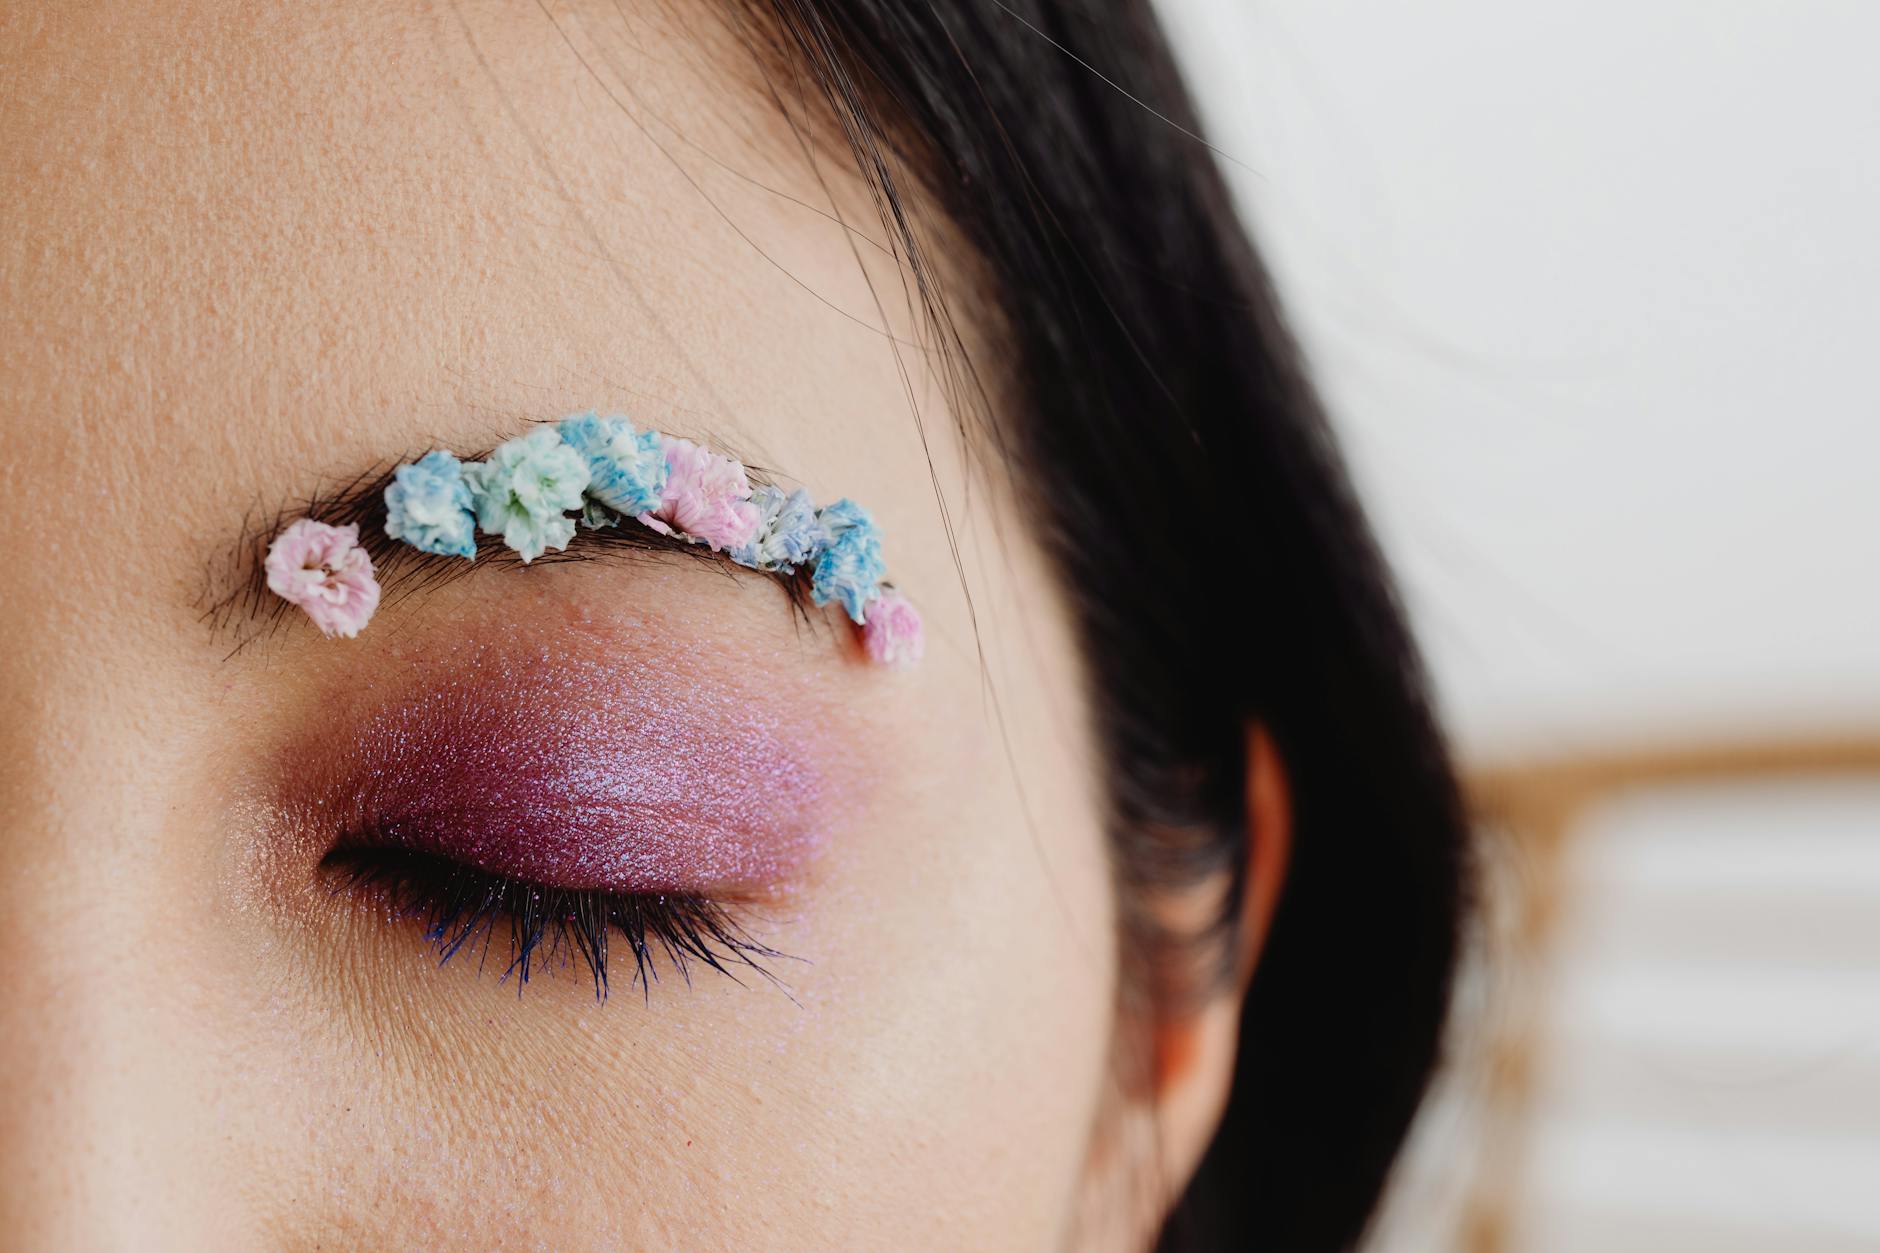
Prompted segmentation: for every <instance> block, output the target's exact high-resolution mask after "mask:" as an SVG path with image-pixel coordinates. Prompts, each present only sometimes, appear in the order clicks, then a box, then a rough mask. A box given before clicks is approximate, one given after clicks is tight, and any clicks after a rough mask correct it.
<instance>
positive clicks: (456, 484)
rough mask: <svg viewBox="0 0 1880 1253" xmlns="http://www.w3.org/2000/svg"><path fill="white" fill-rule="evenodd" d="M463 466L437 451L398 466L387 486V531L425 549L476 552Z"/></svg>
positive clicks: (469, 554)
mask: <svg viewBox="0 0 1880 1253" xmlns="http://www.w3.org/2000/svg"><path fill="white" fill-rule="evenodd" d="M463 471H464V467H463V463H462V462H460V461H458V460H457V458H455V457H453V456H451V455H450V454H449V453H447V452H441V451H440V452H428V453H426V454H424V456H422V457H420V458H419V459H418V461H417V463H416V464H413V465H402V466H399V467H398V469H397V470H396V471H395V472H394V473H393V476H392V480H393V481H392V484H391V486H390V487H387V488H386V489H385V533H386V534H387V535H389V536H391V537H392V538H393V539H397V540H403V541H404V542H405V543H407V544H410V545H411V546H412V547H413V548H417V549H420V550H422V551H424V552H427V553H440V554H443V555H445V556H453V557H475V556H476V555H477V540H476V515H475V513H473V512H472V501H471V498H470V485H469V484H468V483H465V482H464V474H463Z"/></svg>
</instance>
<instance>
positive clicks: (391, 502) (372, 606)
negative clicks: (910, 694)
mask: <svg viewBox="0 0 1880 1253" xmlns="http://www.w3.org/2000/svg"><path fill="white" fill-rule="evenodd" d="M382 504H383V506H384V509H385V512H384V515H383V517H384V528H383V529H384V533H385V535H386V537H387V538H388V539H393V540H399V541H402V542H404V543H406V544H410V545H411V546H412V547H413V548H416V549H418V550H419V551H420V552H426V553H434V554H438V555H443V556H458V557H466V558H474V557H475V556H476V533H477V531H479V530H482V531H485V532H489V533H491V534H498V535H501V536H502V537H503V541H504V543H506V544H507V545H508V546H509V548H510V549H511V551H513V552H514V553H515V554H516V555H517V556H518V557H520V558H522V560H523V562H524V563H525V564H526V563H528V562H530V561H533V560H534V559H535V558H537V557H540V556H541V555H542V554H543V553H544V552H546V551H548V550H549V549H551V548H552V549H555V550H557V551H560V550H562V549H565V548H566V547H567V546H568V544H569V543H570V542H571V541H572V540H573V539H574V536H575V526H576V517H577V514H578V517H579V523H580V525H581V526H584V527H589V528H593V529H600V528H603V527H612V526H617V525H619V524H620V523H621V520H622V519H623V518H628V517H631V518H634V519H635V520H637V521H638V522H639V523H641V524H642V525H644V526H647V527H649V528H651V529H653V530H655V531H657V532H659V533H660V534H662V535H670V536H673V537H674V538H676V539H680V540H683V541H685V542H686V543H689V544H700V545H706V546H709V547H710V548H711V550H712V551H713V552H718V553H723V554H724V555H725V556H726V558H728V559H729V560H730V561H732V562H735V563H737V564H739V565H743V566H748V567H750V568H752V569H754V570H760V571H763V572H764V573H767V574H775V575H780V576H783V577H784V578H795V577H802V576H803V575H804V574H805V573H807V582H808V584H809V596H810V600H811V601H812V602H813V603H814V604H816V605H819V606H822V605H827V604H829V603H830V602H831V601H835V602H838V603H839V604H841V606H842V608H843V610H844V611H845V612H846V613H847V614H848V616H849V617H850V619H852V620H853V621H854V622H855V623H856V625H857V626H859V627H861V629H862V647H863V650H864V652H865V653H866V655H867V656H868V657H869V658H870V659H871V660H873V661H875V662H877V663H879V664H882V665H890V666H909V665H912V664H913V663H914V662H916V661H918V660H919V659H920V655H921V650H922V638H923V637H922V628H921V620H920V615H919V614H918V613H917V612H916V611H915V609H914V607H913V605H911V604H909V603H908V602H907V600H906V598H905V597H903V596H902V595H901V594H900V593H899V592H897V591H895V590H894V589H892V588H891V587H889V586H888V585H886V584H885V583H883V582H882V575H883V573H884V570H885V567H884V566H883V563H882V559H881V532H880V531H879V530H878V529H876V527H875V522H874V519H873V518H871V517H870V516H869V514H868V511H867V510H866V509H863V508H862V507H861V506H860V505H858V504H856V503H855V502H854V501H852V500H846V499H844V500H838V501H836V502H835V503H834V504H832V505H830V506H828V507H827V508H824V509H821V510H818V509H817V508H816V504H815V501H814V500H813V499H812V498H811V496H810V494H809V492H808V491H806V490H805V489H803V488H800V487H799V488H797V489H796V490H794V491H790V492H785V491H784V490H783V489H782V488H780V487H775V486H772V485H770V484H763V485H761V486H759V487H757V488H756V489H755V490H753V488H752V486H751V481H750V476H749V475H748V474H746V473H745V469H744V466H743V465H742V464H741V463H740V462H739V461H737V460H736V459H735V458H732V457H727V456H724V455H723V454H721V453H715V452H712V451H710V450H708V449H705V448H702V447H700V446H699V445H697V444H695V443H693V442H692V441H690V440H685V439H677V438H674V437H672V436H668V435H661V434H659V433H657V432H654V431H644V432H642V431H639V430H637V429H635V427H634V425H633V423H632V422H631V421H630V420H629V419H627V418H625V417H620V416H617V415H616V416H610V417H601V416H600V415H598V414H595V413H592V412H589V413H578V414H574V415H573V416H571V417H567V418H564V419H562V420H561V421H560V422H558V423H556V424H555V425H554V426H552V427H550V426H543V427H538V428H536V429H534V430H532V431H531V432H529V434H527V435H522V436H518V437H516V438H515V439H511V440H507V441H505V442H504V443H502V444H500V445H498V446H497V448H496V450H495V451H494V452H492V453H491V454H490V456H489V459H488V460H487V461H480V462H472V463H469V464H465V463H463V462H460V461H459V460H458V459H457V458H456V457H455V456H453V455H452V454H451V453H448V452H445V451H442V450H438V451H433V452H429V453H426V454H425V455H424V456H422V457H420V458H419V459H418V460H417V461H415V462H411V463H407V464H405V465H401V466H399V467H397V468H396V469H395V470H394V471H393V473H392V481H391V482H390V483H389V484H387V485H386V486H385V489H384V494H383V501H382ZM263 567H264V570H265V573H266V576H267V585H268V588H269V589H270V590H271V591H273V592H274V593H275V594H277V595H279V596H280V597H282V598H283V599H285V600H287V601H289V602H291V603H292V604H295V605H299V606H300V607H301V608H303V609H304V610H306V612H307V614H308V616H309V617H311V618H312V619H313V621H314V624H315V625H316V626H318V627H319V628H320V630H321V631H322V632H324V633H325V634H327V635H338V636H344V637H351V636H354V635H357V634H358V633H359V631H360V629H361V628H363V627H364V626H365V625H366V622H367V621H368V620H369V619H370V618H371V617H372V614H373V611H374V610H376V609H377V608H378V604H379V595H380V592H379V584H378V579H377V578H376V576H375V575H374V573H373V569H372V558H371V556H370V554H368V553H367V552H366V551H365V549H364V548H362V547H361V546H360V544H359V527H358V525H357V524H348V525H346V526H330V525H328V524H326V523H323V522H315V521H314V520H313V519H311V518H302V519H300V520H299V521H297V522H294V523H293V524H292V525H290V526H288V527H287V529H286V530H284V531H282V532H281V533H280V534H279V535H278V536H276V537H275V538H274V542H273V543H271V544H270V545H269V546H268V552H267V558H266V560H265V561H264V562H263ZM805 568H807V570H805ZM798 587H799V588H800V587H801V584H800V583H799V584H798Z"/></svg>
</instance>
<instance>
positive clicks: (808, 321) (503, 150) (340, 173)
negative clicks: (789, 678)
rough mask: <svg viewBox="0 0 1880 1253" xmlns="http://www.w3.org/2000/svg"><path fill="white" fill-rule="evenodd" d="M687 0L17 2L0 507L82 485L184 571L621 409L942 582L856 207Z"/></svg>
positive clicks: (897, 364) (891, 333)
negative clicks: (784, 480) (594, 414)
mask: <svg viewBox="0 0 1880 1253" xmlns="http://www.w3.org/2000/svg"><path fill="white" fill-rule="evenodd" d="M684 5H685V0H679V3H677V4H674V5H652V6H631V5H627V6H614V5H604V4H597V5H592V6H575V7H574V8H566V7H564V6H547V9H549V10H552V11H553V15H552V16H551V14H550V12H547V11H545V9H544V7H542V6H538V5H535V4H519V3H518V4H463V5H448V6H447V5H437V6H413V7H406V6H395V5H339V6H318V7H316V6H228V5H222V4H203V5H189V4H152V5H137V4H127V5H113V6H109V7H108V9H106V10H92V9H85V10H83V11H81V10H79V9H78V8H76V7H75V6H74V7H71V8H69V9H67V8H66V7H63V6H54V7H53V8H52V9H51V11H50V12H45V13H42V12H37V11H33V12H31V13H30V15H29V14H28V11H27V10H28V6H11V7H10V11H9V12H8V13H7V14H6V16H5V18H4V21H5V22H6V24H7V26H8V28H9V30H10V35H9V37H8V38H7V39H5V40H0V47H4V48H6V49H9V50H8V51H0V61H6V62H10V64H7V65H6V66H5V73H4V77H5V79H6V80H7V81H8V83H9V88H8V95H9V96H10V97H11V102H10V104H9V106H8V107H7V108H6V110H5V112H4V113H0V130H3V131H4V133H3V134H0V182H3V183H4V184H5V185H6V186H7V187H8V188H9V189H17V194H15V195H14V203H13V204H12V205H11V211H10V213H9V218H10V219H11V222H10V227H9V230H8V232H7V236H8V238H7V240H6V241H5V243H4V244H0V247H3V248H4V249H5V256H6V265H5V267H4V268H5V277H4V280H3V281H4V283H5V286H6V292H5V295H6V298H5V300H4V301H3V302H0V325H4V328H5V329H4V332H3V333H0V344H4V345H6V347H4V348H0V352H4V353H5V354H6V357H5V359H4V370H5V378H6V389H5V399H4V400H3V401H0V420H4V421H5V423H6V424H7V427H8V428H9V433H10V434H11V435H12V436H13V440H12V442H13V443H14V445H15V447H17V448H19V449H20V455H19V457H18V458H17V459H16V461H15V465H14V466H13V470H14V478H15V481H16V483H17V484H19V485H20V490H18V491H14V492H11V493H8V494H4V495H5V499H4V501H0V515H4V516H0V523H4V524H5V525H6V526H7V527H9V528H11V529H12V530H13V532H14V533H16V534H27V535H33V534H37V535H38V536H39V538H40V539H41V540H44V541H47V542H50V541H51V539H52V538H53V536H54V533H55V532H57V531H59V530H61V529H62V528H63V527H64V526H65V525H66V524H68V523H69V520H70V514H71V512H72V510H73V504H72V501H71V499H70V495H71V492H72V490H73V489H72V484H74V483H75V482H77V483H84V484H87V485H88V487H87V489H86V490H87V491H88V492H91V493H94V494H95V493H97V492H100V491H102V492H105V493H108V495H109V497H110V499H111V500H112V501H113V506H114V508H116V509H119V510H123V511H124V512H125V513H126V515H127V516H138V517H143V518H149V519H160V520H161V522H162V526H161V527H160V528H150V527H140V528H139V529H138V540H137V542H140V543H146V542H147V543H151V544H152V547H153V552H152V554H151V556H150V560H152V561H155V562H157V563H159V564H160V565H161V564H163V563H171V562H173V563H174V564H175V566H176V567H177V569H176V571H175V573H179V574H181V573H184V572H185V570H186V569H187V570H195V569H197V568H199V566H200V563H201V560H202V551H203V550H204V549H205V548H206V547H208V546H209V545H210V544H211V543H212V542H213V541H215V540H219V539H225V538H226V537H228V536H229V535H230V534H231V533H232V532H233V531H235V530H237V529H238V528H239V526H240V524H241V519H242V516H243V514H244V513H245V512H246V511H248V510H250V509H254V510H258V511H267V510H270V509H272V508H273V507H275V505H276V504H277V503H278V502H279V501H280V500H282V499H283V498H289V497H292V496H293V495H294V494H296V493H305V492H307V491H309V490H311V489H313V488H315V487H317V486H319V485H320V483H321V481H322V480H323V479H325V478H326V477H327V476H346V475H350V474H351V473H353V472H355V471H356V470H357V469H358V468H360V467H361V466H364V465H367V464H370V463H372V462H375V461H379V460H382V459H384V458H386V457H398V456H401V455H405V454H408V453H412V452H415V451H420V450H422V449H424V448H427V447H433V446H446V447H457V448H464V449H471V448H477V447H482V446H486V445H487V444H489V443H490V442H492V441H493V440H494V439H499V438H501V437H503V436H505V435H508V434H511V433H514V431H515V430H516V429H517V428H518V427H519V425H520V424H521V423H522V422H523V421H526V420H529V419H540V418H549V417H555V416H558V415H559V414H561V413H564V412H568V411H572V410H576V409H585V408H594V407H617V408H620V409H623V410H625V411H627V412H629V413H632V414H634V415H635V416H636V417H638V418H641V419H643V420H644V422H645V424H646V425H650V426H654V427H657V428H660V429H664V430H668V431H671V432H674V433H678V434H689V433H699V432H710V433H712V434H714V435H718V436H721V437H722V438H724V439H726V440H727V441H729V442H731V443H733V444H734V445H735V446H736V447H738V448H739V449H740V450H741V451H742V452H744V453H745V454H747V456H749V457H750V458H751V459H752V460H753V461H756V462H759V463H762V464H765V465H768V466H772V467H775V468H777V469H779V470H782V471H784V472H785V473H787V474H789V475H792V476H794V477H796V478H800V479H801V480H803V481H804V482H806V483H807V484H809V485H810V486H811V487H812V489H813V490H815V491H816V492H817V494H818V495H819V496H822V495H827V496H831V497H833V496H835V495H842V494H847V495H852V496H855V497H856V498H858V499H864V500H867V501H869V502H870V503H871V504H872V505H873V506H874V507H875V508H876V511H877V513H878V514H880V515H882V520H883V523H884V527H885V528H887V529H888V533H889V534H890V535H891V536H892V537H894V542H895V544H896V551H897V567H899V568H904V569H906V568H907V567H908V566H910V565H911V566H914V567H919V566H920V565H923V564H925V563H927V562H929V561H932V562H933V563H934V564H935V568H936V569H940V568H944V561H945V558H944V555H943V554H940V553H937V552H935V553H923V551H922V550H923V549H927V548H930V547H934V546H936V545H938V544H939V537H940V535H941V528H940V525H939V521H938V511H937V508H936V506H935V504H934V500H933V498H934V492H933V487H932V480H931V478H930V472H929V468H928V464H927V461H926V458H925V456H924V454H923V450H922V447H921V442H920V438H919V427H918V425H917V423H916V420H915V414H914V412H913V411H912V405H913V402H914V400H915V399H918V400H919V401H920V403H921V404H922V405H923V407H926V408H929V409H933V408H937V407H938V400H937V398H936V396H935V394H934V388H933V387H932V386H931V385H930V384H929V383H928V382H927V380H926V377H925V375H924V371H923V367H922V364H921V361H920V359H919V353H918V350H915V349H911V348H910V347H909V341H910V340H911V339H913V338H915V337H916V335H917V332H916V328H915V326H914V325H913V322H912V319H911V318H910V317H909V315H908V312H907V306H906V301H905V299H904V297H903V294H902V293H903V287H902V284H901V281H900V278H899V275H898V274H897V273H896V271H895V269H894V267H893V265H892V264H891V263H889V262H887V260H886V258H885V254H883V253H881V252H880V251H879V250H878V249H877V248H876V246H875V245H874V244H873V243H871V242H870V240H871V239H879V238H880V236H881V230H880V227H879V225H878V223H877V222H876V220H875V219H874V217H873V216H872V212H871V210H870V209H869V208H868V201H867V198H866V196H865V194H864V193H863V190H862V188H861V187H860V185H859V183H858V181H857V179H856V177H855V175H854V173H853V170H852V168H851V167H849V166H848V165H846V164H845V163H844V162H843V161H841V160H837V159H834V156H833V154H832V153H831V152H830V151H829V150H828V149H826V148H825V149H822V150H821V151H820V152H819V153H817V154H816V155H812V151H813V147H807V148H806V147H805V144H804V142H803V141H802V140H800V139H799V138H798V137H797V136H796V134H795V133H794V132H793V130H792V129H791V126H790V124H789V122H788V120H787V119H786V118H785V117H784V116H783V115H782V114H781V113H780V112H779V111H778V110H777V108H776V107H775V106H774V104H773V103H772V102H771V100H770V99H769V98H768V97H767V95H766V94H765V90H764V87H763V82H762V76H761V71H760V68H759V67H758V66H757V64H756V63H755V62H753V61H752V59H751V58H750V57H749V56H748V55H747V54H746V53H745V52H743V51H742V50H741V45H740V43H739V41H738V39H737V37H736V35H735V33H734V32H733V31H731V30H730V29H729V28H728V27H726V26H725V25H724V24H723V23H722V22H721V21H719V20H718V19H717V18H715V17H714V15H713V14H712V13H710V12H708V11H703V10H700V11H697V12H693V11H689V10H685V11H682V10H683V9H684ZM10 194H12V193H11V192H10ZM845 218H846V219H847V221H848V222H849V223H851V224H852V228H851V227H850V226H845V225H844V224H843V221H842V219H845ZM904 370H907V371H911V377H912V378H913V379H914V385H913V386H912V387H911V388H910V386H909V384H908V377H910V376H909V375H905V374H904V373H903V371H904ZM910 392H911V393H912V396H910ZM927 425H928V426H929V427H930V428H932V427H935V426H936V425H939V424H936V423H935V422H934V421H932V420H931V415H930V420H929V421H928V423H927ZM25 431H30V433H31V435H30V438H26V439H21V438H19V433H21V432H25ZM946 451H947V450H945V449H942V450H941V452H942V464H941V473H942V475H943V477H944V476H946V475H948V474H950V473H951V471H950V470H948V468H947V466H948V464H949V458H948V457H947V456H946ZM153 530H154V531H155V532H156V533H157V534H158V535H160V536H161V537H162V543H161V544H158V543H156V542H155V540H154V539H153V537H152V531H153ZM67 573H69V571H68V572H67ZM908 574H909V576H912V575H913V574H914V570H912V569H909V570H908ZM22 577H26V576H22Z"/></svg>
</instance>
